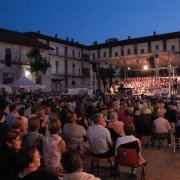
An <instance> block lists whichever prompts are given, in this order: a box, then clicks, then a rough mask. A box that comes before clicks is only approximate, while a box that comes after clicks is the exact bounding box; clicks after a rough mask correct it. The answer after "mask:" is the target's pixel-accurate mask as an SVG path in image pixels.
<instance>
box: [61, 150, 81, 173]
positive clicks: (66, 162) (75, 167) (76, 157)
mask: <svg viewBox="0 0 180 180" xmlns="http://www.w3.org/2000/svg"><path fill="white" fill-rule="evenodd" d="M61 164H62V167H63V169H64V171H65V172H66V173H75V172H80V171H82V168H83V165H82V160H81V156H80V154H79V152H78V151H76V150H72V149H70V150H67V151H65V152H64V153H63V154H62V158H61Z"/></svg>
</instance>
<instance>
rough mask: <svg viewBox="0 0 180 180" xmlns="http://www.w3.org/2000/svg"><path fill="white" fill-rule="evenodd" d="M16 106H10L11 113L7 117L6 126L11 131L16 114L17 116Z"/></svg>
mask: <svg viewBox="0 0 180 180" xmlns="http://www.w3.org/2000/svg"><path fill="white" fill-rule="evenodd" d="M16 111H17V109H16V105H15V104H12V105H10V106H9V113H8V114H7V116H6V121H5V122H6V124H7V125H8V127H9V128H10V129H11V122H12V120H13V119H14V117H15V114H16Z"/></svg>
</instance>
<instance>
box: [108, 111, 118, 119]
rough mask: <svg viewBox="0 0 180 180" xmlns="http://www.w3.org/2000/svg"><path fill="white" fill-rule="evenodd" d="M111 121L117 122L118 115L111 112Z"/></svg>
mask: <svg viewBox="0 0 180 180" xmlns="http://www.w3.org/2000/svg"><path fill="white" fill-rule="evenodd" d="M110 119H111V121H116V120H117V119H118V114H117V113H116V112H111V114H110Z"/></svg>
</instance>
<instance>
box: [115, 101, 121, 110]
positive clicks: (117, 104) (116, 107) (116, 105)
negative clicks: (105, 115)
mask: <svg viewBox="0 0 180 180" xmlns="http://www.w3.org/2000/svg"><path fill="white" fill-rule="evenodd" d="M113 108H114V109H118V110H119V108H120V102H119V101H115V102H114V103H113Z"/></svg>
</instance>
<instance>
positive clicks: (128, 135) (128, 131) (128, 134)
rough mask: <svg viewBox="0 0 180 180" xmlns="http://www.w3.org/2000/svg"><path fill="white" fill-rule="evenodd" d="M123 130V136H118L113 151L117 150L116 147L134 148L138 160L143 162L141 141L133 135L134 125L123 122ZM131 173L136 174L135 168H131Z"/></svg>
mask: <svg viewBox="0 0 180 180" xmlns="http://www.w3.org/2000/svg"><path fill="white" fill-rule="evenodd" d="M124 132H125V136H122V137H119V138H118V139H117V142H116V150H115V152H116V151H117V148H118V147H121V148H126V149H135V150H136V152H137V154H138V156H139V159H140V161H142V162H144V161H145V160H144V159H143V157H142V155H141V141H140V140H139V139H137V138H136V137H135V136H134V133H135V127H134V125H133V124H124ZM131 175H132V176H136V168H135V169H134V168H133V169H132V172H131Z"/></svg>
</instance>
